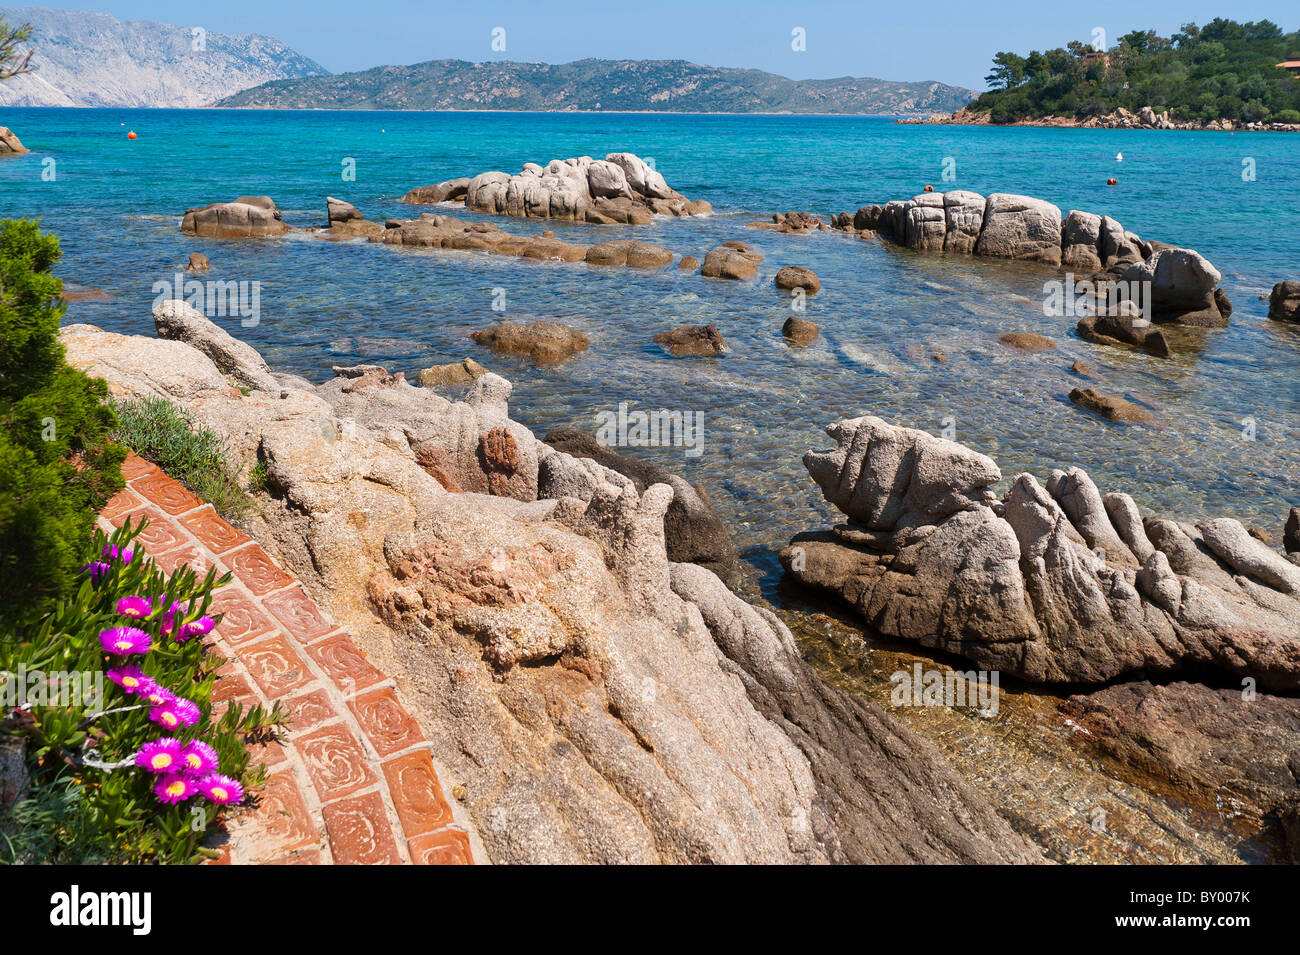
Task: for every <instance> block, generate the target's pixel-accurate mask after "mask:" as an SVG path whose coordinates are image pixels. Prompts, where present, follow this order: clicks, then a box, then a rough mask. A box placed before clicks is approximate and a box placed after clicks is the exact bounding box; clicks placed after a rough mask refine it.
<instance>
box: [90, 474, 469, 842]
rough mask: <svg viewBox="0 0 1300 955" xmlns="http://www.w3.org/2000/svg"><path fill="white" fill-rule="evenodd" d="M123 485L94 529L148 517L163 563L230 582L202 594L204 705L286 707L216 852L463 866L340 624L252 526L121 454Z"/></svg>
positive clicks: (408, 739) (423, 755)
mask: <svg viewBox="0 0 1300 955" xmlns="http://www.w3.org/2000/svg"><path fill="white" fill-rule="evenodd" d="M122 475H123V477H124V478H126V480H127V486H126V488H125V489H124V490H123V491H121V492H120V493H118V494H116V495H115V496H114V497H113V498H112V499H111V500H110V501H109V502H108V503H107V504H106V505H105V507H104V509H103V510H102V511H101V512H100V523H101V526H103V527H104V528H105V530H110V529H111V527H110V526H109V525H111V526H112V527H120V526H121V525H122V524H123V523H124V522H125V520H126V518H127V517H130V518H131V520H132V523H135V522H137V521H138V520H139V519H140V517H142V516H144V517H148V518H149V526H148V527H147V528H146V529H145V531H144V532H143V533H142V534H141V535H140V536H139V537H138V538H137V539H136V540H137V543H138V544H140V545H142V546H143V547H144V549H145V550H146V551H147V552H148V554H149V556H150V557H152V558H153V559H154V561H155V562H156V563H157V564H158V566H159V567H161V568H162V569H163V571H164V572H166V573H171V572H172V570H173V569H174V568H175V567H176V566H177V565H178V564H180V563H187V564H189V565H190V566H191V567H192V568H194V570H195V571H196V572H197V573H199V574H200V575H202V574H205V573H207V569H208V568H209V567H212V566H214V565H215V566H216V567H217V568H218V571H217V572H218V573H219V574H220V573H222V572H223V571H225V570H230V571H232V572H233V574H234V579H233V580H232V581H231V582H230V583H229V584H227V585H226V586H225V587H221V588H219V589H218V590H217V591H216V592H215V593H214V595H213V600H212V612H213V613H214V614H215V613H221V614H224V617H223V618H222V621H221V624H220V626H218V627H217V628H216V629H215V630H214V631H213V636H214V637H215V638H216V639H215V641H214V642H215V650H216V652H217V653H219V654H220V655H221V656H223V657H224V658H225V659H226V663H225V664H223V665H222V667H221V668H220V669H219V670H218V671H217V674H218V679H217V682H216V686H215V687H214V688H213V691H212V699H213V702H214V703H222V704H224V703H227V702H229V701H239V702H242V703H261V704H263V705H264V706H268V707H269V706H270V705H271V704H272V703H274V701H276V700H281V701H283V705H284V708H285V709H287V710H288V711H289V713H290V714H291V715H292V722H291V724H290V727H289V730H288V732H287V733H284V734H282V735H283V736H284V737H285V738H284V739H283V740H281V741H279V742H273V743H269V744H266V745H261V746H259V747H257V750H258V751H257V752H256V753H254V754H253V759H254V761H255V762H256V761H261V762H264V763H265V764H266V767H267V783H266V786H265V787H264V788H263V789H262V790H260V792H259V794H258V795H259V800H258V806H257V808H256V809H243V810H240V811H237V812H235V813H233V814H232V815H231V816H230V819H229V823H228V825H229V841H228V843H227V844H226V845H225V846H224V847H223V848H222V849H221V853H222V855H221V858H220V859H219V860H217V861H218V862H219V863H225V864H229V863H236V864H262V863H270V864H300V865H301V864H308V865H314V864H321V863H344V864H358V863H360V864H374V863H416V864H468V863H470V862H472V859H471V853H470V844H469V838H468V837H467V835H466V833H465V831H464V829H462V828H460V827H458V826H457V825H456V823H455V821H454V819H453V817H452V810H451V808H450V807H449V806H448V804H447V801H446V799H445V798H444V797H443V794H442V786H441V785H440V783H439V782H438V775H437V772H436V771H435V769H434V765H433V759H432V758H431V756H430V753H429V744H428V742H426V740H425V738H424V735H423V733H422V732H421V731H420V727H419V725H418V724H417V723H416V721H415V720H414V718H412V716H411V715H410V713H408V712H407V710H406V709H405V707H403V706H402V704H401V702H400V701H399V700H398V698H397V693H396V690H395V688H394V685H393V681H392V680H390V679H388V678H387V677H386V676H385V675H384V674H383V673H381V672H380V671H379V670H377V669H376V668H375V667H374V666H372V665H371V664H370V663H369V662H367V660H366V658H365V654H363V653H362V652H361V650H360V649H358V647H357V646H356V644H355V643H354V642H353V640H352V638H351V637H350V636H349V635H348V634H347V633H346V632H345V631H343V630H341V629H339V628H338V627H336V626H335V625H334V624H333V623H332V622H331V621H330V619H329V618H328V617H327V616H326V615H325V614H324V613H323V612H322V611H321V610H320V609H319V608H318V607H317V606H316V604H315V603H314V602H313V601H312V600H311V598H310V597H308V596H307V595H306V593H305V592H304V591H303V589H302V585H301V584H300V583H298V581H297V580H296V579H295V578H294V577H293V576H292V575H290V574H288V573H286V572H285V571H284V570H283V569H281V568H280V567H279V566H278V565H277V564H276V563H275V562H274V561H273V560H272V559H271V558H270V557H269V556H268V555H267V553H266V552H265V551H264V550H262V548H261V547H259V546H258V545H257V544H256V543H255V542H254V541H253V540H252V539H251V538H250V537H248V536H247V535H246V534H244V533H242V532H241V531H239V530H236V529H235V528H234V527H231V526H230V525H229V524H227V523H226V522H225V521H224V520H222V519H221V518H220V517H219V516H218V515H217V513H216V511H214V510H213V508H212V505H210V504H205V503H203V502H202V501H201V500H199V499H198V498H197V497H195V496H194V495H193V494H191V493H190V492H189V491H188V490H186V489H185V488H184V487H182V486H181V485H180V484H178V483H177V482H176V481H174V480H172V479H171V478H170V477H168V476H167V475H166V474H164V473H163V472H162V471H161V470H159V469H158V468H157V467H155V466H154V465H152V464H150V463H149V462H147V461H145V460H143V459H141V458H139V457H136V456H135V455H131V456H130V457H129V458H127V460H126V463H125V464H123V466H122Z"/></svg>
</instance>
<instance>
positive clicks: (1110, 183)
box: [1106, 179, 1119, 186]
mask: <svg viewBox="0 0 1300 955" xmlns="http://www.w3.org/2000/svg"><path fill="white" fill-rule="evenodd" d="M1106 185H1108V186H1118V185H1119V180H1118V179H1107V180H1106Z"/></svg>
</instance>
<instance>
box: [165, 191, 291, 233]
mask: <svg viewBox="0 0 1300 955" xmlns="http://www.w3.org/2000/svg"><path fill="white" fill-rule="evenodd" d="M288 231H289V227H288V226H287V225H285V224H284V222H282V221H281V220H280V210H279V209H277V208H276V206H275V202H274V201H273V200H272V199H271V197H270V196H240V197H239V198H238V199H236V200H235V201H234V202H214V203H212V204H210V205H206V206H203V207H202V208H199V209H187V210H185V215H184V217H183V218H182V219H181V232H183V233H185V234H186V235H197V236H205V237H210V238H217V239H247V238H255V237H261V236H275V235H284V234H285V233H286V232H288Z"/></svg>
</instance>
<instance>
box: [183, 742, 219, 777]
mask: <svg viewBox="0 0 1300 955" xmlns="http://www.w3.org/2000/svg"><path fill="white" fill-rule="evenodd" d="M181 766H182V768H184V770H185V772H187V773H193V774H194V775H195V776H206V775H207V774H208V773H210V772H212V771H213V770H214V769H216V768H217V751H216V750H215V749H213V748H212V747H211V746H209V745H208V744H207V743H205V742H203V740H201V739H196V740H194V742H192V743H190V744H189V745H188V746H186V747H185V748H184V749H183V750H181Z"/></svg>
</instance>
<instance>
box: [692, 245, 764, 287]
mask: <svg viewBox="0 0 1300 955" xmlns="http://www.w3.org/2000/svg"><path fill="white" fill-rule="evenodd" d="M762 261H763V256H762V255H761V254H760V253H758V252H753V251H751V250H750V248H749V246H748V245H746V244H745V243H743V242H733V243H729V244H724V245H720V246H718V247H717V248H716V249H710V250H709V252H708V254H707V255H705V256H704V264H703V265H701V266H700V274H701V275H703V276H704V277H705V278H710V279H738V280H744V279H752V278H753V277H754V276H756V275H758V263H759V262H762Z"/></svg>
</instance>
